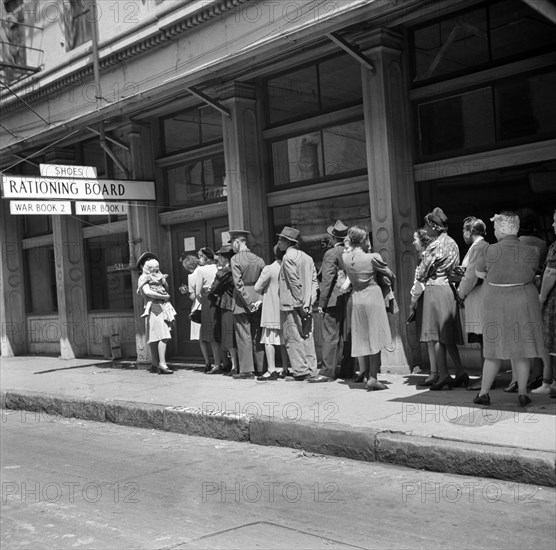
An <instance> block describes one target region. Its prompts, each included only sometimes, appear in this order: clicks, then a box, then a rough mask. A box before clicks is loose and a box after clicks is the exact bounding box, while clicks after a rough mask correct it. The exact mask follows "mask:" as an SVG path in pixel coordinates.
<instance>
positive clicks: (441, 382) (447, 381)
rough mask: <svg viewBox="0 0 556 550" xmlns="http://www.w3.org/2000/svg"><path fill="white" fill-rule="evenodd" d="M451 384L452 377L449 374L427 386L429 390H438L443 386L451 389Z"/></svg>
mask: <svg viewBox="0 0 556 550" xmlns="http://www.w3.org/2000/svg"><path fill="white" fill-rule="evenodd" d="M453 385H454V379H453V378H452V377H451V376H450V375H448V376H445V377H444V378H442V380H439V381H438V382H437V383H436V384H433V385H432V386H431V387H430V388H429V390H431V391H440V390H442V389H444V387H445V386H448V389H449V390H451V389H452V386H453Z"/></svg>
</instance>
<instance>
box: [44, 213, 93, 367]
mask: <svg viewBox="0 0 556 550" xmlns="http://www.w3.org/2000/svg"><path fill="white" fill-rule="evenodd" d="M52 232H53V237H54V262H55V266H56V267H55V269H56V289H57V294H58V316H59V317H58V320H59V323H60V334H61V336H60V356H61V358H62V359H75V358H76V357H86V356H87V355H88V351H89V350H88V335H89V331H88V328H89V327H88V321H87V314H88V312H87V283H86V277H85V254H84V252H85V250H84V246H83V236H82V231H81V222H80V221H79V220H77V219H76V218H74V217H73V216H52Z"/></svg>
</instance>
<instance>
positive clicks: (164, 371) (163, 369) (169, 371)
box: [158, 367, 174, 374]
mask: <svg viewBox="0 0 556 550" xmlns="http://www.w3.org/2000/svg"><path fill="white" fill-rule="evenodd" d="M158 374H174V371H173V370H172V369H169V368H168V367H158Z"/></svg>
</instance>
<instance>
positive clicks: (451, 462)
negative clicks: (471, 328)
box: [0, 390, 556, 487]
mask: <svg viewBox="0 0 556 550" xmlns="http://www.w3.org/2000/svg"><path fill="white" fill-rule="evenodd" d="M0 408H1V409H3V412H2V422H6V421H7V417H8V416H9V415H10V413H7V412H6V411H8V410H13V411H17V410H20V411H27V412H28V413H34V414H35V415H37V414H44V415H53V416H57V417H64V418H78V419H81V420H92V421H95V422H111V423H113V424H119V425H122V426H134V427H138V428H147V429H153V430H162V431H167V432H175V433H181V434H186V435H197V436H202V437H211V438H215V439H227V440H230V441H240V442H250V443H253V444H255V445H265V446H275V447H290V448H293V449H301V450H303V451H306V452H313V453H318V454H323V455H330V456H337V457H342V458H349V459H353V460H362V461H365V462H381V463H385V464H395V465H398V466H405V467H408V468H414V469H419V470H429V471H433V472H443V473H451V474H459V475H467V476H480V477H487V478H494V479H499V480H503V481H512V482H518V483H526V484H531V485H542V486H546V487H556V454H555V453H550V452H547V451H531V450H526V449H519V448H514V447H502V446H495V445H483V444H474V443H467V442H461V441H452V440H446V439H438V438H434V437H430V438H428V437H421V436H413V435H406V434H403V433H395V432H390V431H384V430H380V429H372V428H356V427H353V426H349V425H346V424H316V423H312V422H303V421H300V422H287V421H284V420H275V419H273V418H271V417H267V416H252V415H246V414H239V413H235V412H226V411H224V412H212V411H211V412H209V411H206V410H204V409H199V408H196V407H179V406H165V405H157V404H151V403H138V402H130V401H124V400H105V401H102V400H94V399H89V398H81V399H79V398H74V397H69V396H66V395H56V394H45V393H40V392H21V391H10V390H4V391H2V392H1V393H0ZM25 418H26V415H25V416H24V417H23V421H24V422H25V421H26V420H25ZM35 421H40V420H37V418H36V416H35Z"/></svg>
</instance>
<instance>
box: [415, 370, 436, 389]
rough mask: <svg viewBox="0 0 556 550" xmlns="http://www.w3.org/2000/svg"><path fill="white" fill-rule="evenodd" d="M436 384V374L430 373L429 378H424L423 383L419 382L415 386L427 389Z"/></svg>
mask: <svg viewBox="0 0 556 550" xmlns="http://www.w3.org/2000/svg"><path fill="white" fill-rule="evenodd" d="M437 382H438V374H436V373H431V374H430V376H428V377H427V378H425V380H424V381H423V382H421V383H420V384H417V385H418V386H424V387H426V388H428V387H429V386H432V385H434V384H436V383H437Z"/></svg>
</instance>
